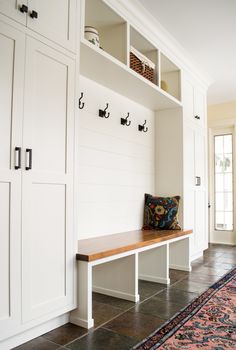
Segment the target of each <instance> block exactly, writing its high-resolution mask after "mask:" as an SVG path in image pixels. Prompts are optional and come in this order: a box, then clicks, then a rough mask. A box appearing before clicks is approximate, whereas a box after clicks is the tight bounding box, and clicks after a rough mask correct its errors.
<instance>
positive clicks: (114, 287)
mask: <svg viewBox="0 0 236 350" xmlns="http://www.w3.org/2000/svg"><path fill="white" fill-rule="evenodd" d="M170 268H172V269H176V270H183V271H191V262H190V235H186V236H183V237H177V238H173V239H171V240H167V241H164V242H160V243H155V244H152V245H149V246H146V247H142V248H138V249H135V250H131V251H128V252H124V253H120V254H116V255H112V256H110V257H107V258H102V259H98V260H95V261H91V262H87V261H81V260H79V261H78V278H77V291H78V300H77V301H78V308H77V309H75V310H74V311H72V312H71V316H70V322H71V323H74V324H76V325H78V326H81V327H84V328H87V329H89V328H92V327H93V326H94V320H93V318H92V292H93V291H95V292H98V293H101V294H105V295H109V296H113V297H117V298H121V299H125V300H130V301H133V302H138V301H139V294H138V279H141V280H145V281H151V282H156V283H163V284H169V283H170V278H169V269H170Z"/></svg>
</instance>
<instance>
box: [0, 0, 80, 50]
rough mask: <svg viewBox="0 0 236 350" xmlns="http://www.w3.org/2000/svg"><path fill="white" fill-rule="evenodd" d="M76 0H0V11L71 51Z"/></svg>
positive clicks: (74, 27) (74, 37)
mask: <svg viewBox="0 0 236 350" xmlns="http://www.w3.org/2000/svg"><path fill="white" fill-rule="evenodd" d="M76 3H77V2H76V0H60V1H58V0H0V12H1V13H3V14H4V15H6V16H8V17H10V18H11V19H13V20H15V21H17V22H19V23H21V24H23V25H24V26H27V28H29V29H31V30H33V31H34V32H36V33H38V34H40V35H43V36H44V37H45V38H47V39H49V40H52V41H53V42H55V43H57V44H59V45H60V46H62V47H64V48H66V49H68V50H71V51H75V47H76Z"/></svg>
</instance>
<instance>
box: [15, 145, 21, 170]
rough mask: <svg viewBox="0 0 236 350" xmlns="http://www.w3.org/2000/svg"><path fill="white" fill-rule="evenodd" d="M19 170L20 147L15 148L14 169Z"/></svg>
mask: <svg viewBox="0 0 236 350" xmlns="http://www.w3.org/2000/svg"><path fill="white" fill-rule="evenodd" d="M20 168H21V147H15V169H16V170H18V169H20Z"/></svg>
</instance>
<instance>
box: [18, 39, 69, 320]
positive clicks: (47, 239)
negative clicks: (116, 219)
mask: <svg viewBox="0 0 236 350" xmlns="http://www.w3.org/2000/svg"><path fill="white" fill-rule="evenodd" d="M73 139H74V61H73V60H71V59H69V58H68V57H66V56H64V55H62V54H60V53H58V52H57V51H54V50H52V49H51V48H49V47H47V46H46V45H44V44H41V43H39V42H37V41H35V40H34V39H30V38H28V39H27V50H26V74H25V117H24V127H23V144H24V149H26V148H30V149H32V169H31V170H28V171H25V172H24V174H23V214H22V220H23V225H22V227H23V320H24V321H27V320H30V319H33V318H35V317H40V316H42V315H44V314H48V313H50V312H54V311H56V310H57V311H58V314H59V313H61V312H62V310H63V308H65V307H68V308H71V305H72V302H73V260H74V253H73V154H74V143H73ZM26 158H27V159H26V163H28V161H29V160H28V157H26Z"/></svg>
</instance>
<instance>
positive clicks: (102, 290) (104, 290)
mask: <svg viewBox="0 0 236 350" xmlns="http://www.w3.org/2000/svg"><path fill="white" fill-rule="evenodd" d="M93 292H96V293H100V294H105V295H109V296H111V297H115V298H120V299H125V300H129V301H133V302H135V303H137V302H138V301H139V299H140V297H139V294H137V295H133V294H129V293H124V292H120V291H117V290H113V289H107V288H102V287H98V286H93Z"/></svg>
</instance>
